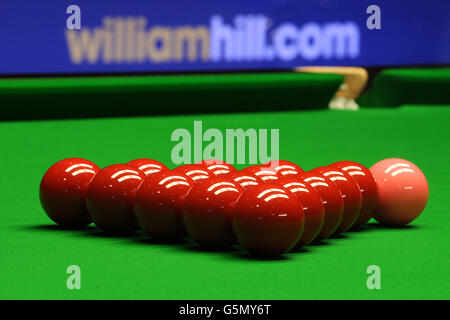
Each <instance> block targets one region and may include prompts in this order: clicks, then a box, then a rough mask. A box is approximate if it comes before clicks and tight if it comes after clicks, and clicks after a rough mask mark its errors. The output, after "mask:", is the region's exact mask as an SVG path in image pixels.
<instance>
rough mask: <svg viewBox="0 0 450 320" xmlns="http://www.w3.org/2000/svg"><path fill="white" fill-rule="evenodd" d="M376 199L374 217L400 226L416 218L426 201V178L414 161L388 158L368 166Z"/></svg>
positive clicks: (382, 221)
mask: <svg viewBox="0 0 450 320" xmlns="http://www.w3.org/2000/svg"><path fill="white" fill-rule="evenodd" d="M370 172H371V173H372V175H373V177H374V179H375V182H376V184H377V188H378V197H379V202H378V206H377V208H376V209H375V212H374V215H373V217H374V218H375V220H377V221H378V222H380V223H382V224H386V225H392V226H402V225H406V224H408V223H410V222H411V221H413V220H414V219H416V218H417V217H418V216H419V215H420V214H421V213H422V212H423V210H424V209H425V206H426V204H427V202H428V182H427V179H426V178H425V175H424V174H423V172H422V171H421V170H420V169H419V168H418V167H417V166H416V165H415V164H413V163H411V162H409V161H407V160H404V159H399V158H390V159H385V160H381V161H379V162H377V163H375V164H374V165H373V166H372V167H371V168H370Z"/></svg>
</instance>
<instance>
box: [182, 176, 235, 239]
mask: <svg viewBox="0 0 450 320" xmlns="http://www.w3.org/2000/svg"><path fill="white" fill-rule="evenodd" d="M243 192H244V189H243V188H242V187H241V186H240V184H239V183H237V182H235V181H234V180H232V179H228V178H224V177H214V178H210V179H207V180H204V181H202V182H200V183H198V184H196V185H195V186H194V187H192V189H191V190H190V191H189V193H188V195H187V198H186V203H185V206H184V223H185V225H186V229H187V231H188V233H189V235H190V236H191V237H192V239H194V240H195V241H196V242H197V243H198V244H200V245H201V246H203V247H209V248H223V247H227V246H230V245H232V244H233V243H235V240H236V238H235V235H234V232H233V228H232V217H233V213H234V207H235V206H236V202H237V200H238V198H239V197H240V196H241V194H242V193H243Z"/></svg>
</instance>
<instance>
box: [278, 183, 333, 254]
mask: <svg viewBox="0 0 450 320" xmlns="http://www.w3.org/2000/svg"><path fill="white" fill-rule="evenodd" d="M274 184H277V185H280V186H282V187H284V188H286V189H288V190H289V191H290V192H292V193H293V194H294V195H295V196H296V197H297V198H298V200H299V201H300V203H301V204H302V206H303V212H304V215H305V229H304V230H303V233H302V236H301V237H300V239H299V240H298V242H297V244H296V245H295V247H296V248H301V247H303V246H307V245H308V244H310V243H311V242H312V241H313V240H314V239H315V238H316V237H317V235H318V234H319V232H320V230H322V226H323V222H324V212H325V209H324V206H323V203H322V198H321V197H320V195H319V193H318V192H317V191H316V190H314V188H313V187H311V186H310V185H309V184H307V183H306V182H304V181H303V180H300V179H297V178H280V179H279V180H275V181H274Z"/></svg>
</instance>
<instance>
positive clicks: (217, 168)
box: [197, 159, 236, 176]
mask: <svg viewBox="0 0 450 320" xmlns="http://www.w3.org/2000/svg"><path fill="white" fill-rule="evenodd" d="M197 164H198V165H201V166H204V167H205V168H206V169H208V170H209V171H211V172H212V173H214V175H216V176H223V175H225V174H227V173H229V172H232V171H236V168H235V167H233V166H232V165H231V164H229V163H226V162H225V161H222V160H218V159H207V160H203V161H200V162H197Z"/></svg>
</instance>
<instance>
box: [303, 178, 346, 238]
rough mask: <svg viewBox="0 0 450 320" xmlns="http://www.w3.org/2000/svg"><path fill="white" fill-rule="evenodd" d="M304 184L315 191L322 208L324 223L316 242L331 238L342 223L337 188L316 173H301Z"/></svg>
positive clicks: (340, 199)
mask: <svg viewBox="0 0 450 320" xmlns="http://www.w3.org/2000/svg"><path fill="white" fill-rule="evenodd" d="M299 178H301V179H302V180H303V181H304V182H306V183H308V184H309V185H310V186H311V187H313V188H314V190H316V191H317V192H318V193H319V195H320V197H321V198H322V203H323V206H324V210H325V212H324V221H323V226H322V229H321V230H320V232H319V234H318V235H317V237H316V240H323V239H325V238H328V237H329V236H331V235H332V234H333V233H334V232H335V231H336V230H337V228H338V227H339V225H340V224H341V222H342V218H343V213H344V200H342V194H341V192H340V191H339V189H338V187H336V185H335V184H334V183H333V182H331V180H330V179H328V178H327V177H325V176H323V175H322V174H320V173H317V172H311V171H309V172H303V173H302V174H300V175H299Z"/></svg>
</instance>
